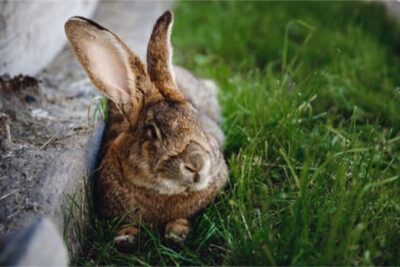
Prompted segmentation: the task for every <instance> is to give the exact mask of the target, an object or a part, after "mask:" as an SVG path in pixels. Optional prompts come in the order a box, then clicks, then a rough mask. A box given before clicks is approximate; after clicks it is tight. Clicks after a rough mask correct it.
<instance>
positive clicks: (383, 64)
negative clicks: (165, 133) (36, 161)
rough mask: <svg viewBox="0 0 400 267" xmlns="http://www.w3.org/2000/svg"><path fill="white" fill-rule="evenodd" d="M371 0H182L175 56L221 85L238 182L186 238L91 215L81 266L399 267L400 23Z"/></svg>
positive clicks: (234, 178)
mask: <svg viewBox="0 0 400 267" xmlns="http://www.w3.org/2000/svg"><path fill="white" fill-rule="evenodd" d="M396 27H397V26H396V24H395V23H394V22H393V21H391V20H390V19H388V18H386V16H385V12H384V9H383V7H381V6H379V5H377V4H371V3H361V2H329V3H328V2H324V3H321V2H306V3H298V2H251V3H244V2H212V3H204V2H201V3H200V2H183V3H178V4H177V6H176V9H175V28H174V34H173V42H174V45H175V61H176V63H178V64H180V65H183V66H185V67H187V68H189V69H191V70H193V71H194V72H195V73H197V74H198V75H201V76H204V77H208V78H212V79H215V80H216V81H217V82H218V84H219V85H220V87H221V91H220V102H221V104H222V107H223V115H224V122H223V128H224V131H225V134H226V144H225V156H226V159H227V161H228V163H229V169H230V181H229V185H228V186H227V188H226V190H225V192H224V193H223V194H222V195H221V196H219V198H218V199H217V201H216V202H215V203H214V204H212V205H211V207H209V208H208V209H207V210H206V211H205V212H204V213H203V214H202V215H200V216H199V217H198V218H197V219H196V220H195V227H194V231H193V233H192V234H191V235H190V237H189V240H188V241H187V242H186V244H185V246H183V247H173V246H170V245H168V244H166V243H165V241H164V240H163V239H162V238H161V234H160V233H159V232H157V231H154V230H148V231H147V232H146V234H144V235H143V236H142V240H141V242H140V245H139V248H138V250H137V252H136V253H135V254H134V255H133V256H124V255H122V254H119V253H118V252H117V251H116V249H115V248H114V246H113V244H112V236H113V231H114V229H115V228H116V227H117V225H118V221H114V222H102V221H100V220H98V219H97V218H96V217H94V216H92V225H91V226H90V227H89V228H88V232H87V234H86V239H87V240H86V245H85V254H84V255H83V256H82V257H81V258H79V259H77V260H76V261H75V262H74V263H75V264H81V265H93V264H97V265H99V264H100V265H104V264H114V265H129V264H131V265H220V264H223V265H400V247H399V244H400V179H399V175H400V134H399V131H400V75H399V74H400V73H399V70H400V54H399V53H400V32H399V30H396Z"/></svg>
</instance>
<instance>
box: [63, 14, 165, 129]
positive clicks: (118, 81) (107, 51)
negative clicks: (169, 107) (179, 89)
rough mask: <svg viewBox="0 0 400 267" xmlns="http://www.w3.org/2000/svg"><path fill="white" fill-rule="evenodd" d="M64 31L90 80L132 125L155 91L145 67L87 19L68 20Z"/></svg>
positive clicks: (125, 47)
mask: <svg viewBox="0 0 400 267" xmlns="http://www.w3.org/2000/svg"><path fill="white" fill-rule="evenodd" d="M65 32H66V34H67V37H68V40H69V41H70V43H71V45H72V48H73V50H74V52H75V55H76V56H77V58H78V60H79V62H80V63H81V64H82V66H83V68H84V69H85V71H86V73H87V74H88V76H89V78H90V80H91V81H92V82H93V84H94V85H95V86H96V87H97V89H98V90H99V91H100V92H102V93H103V94H104V95H105V96H107V97H108V98H109V99H110V100H111V101H113V102H114V103H115V104H116V105H117V107H118V108H119V109H120V111H121V112H122V113H123V114H124V115H125V117H126V118H127V119H128V120H129V121H130V123H132V124H134V123H135V121H136V119H137V117H138V116H139V113H140V111H141V109H142V106H143V103H144V102H145V101H149V100H150V99H151V96H152V94H153V92H155V91H157V90H153V88H154V86H153V85H152V83H151V81H150V77H149V76H148V74H147V72H146V68H145V66H144V64H143V63H142V62H141V61H140V59H139V58H138V57H137V56H136V55H135V54H134V53H133V52H132V51H131V50H130V49H129V48H128V47H127V46H126V44H125V43H124V42H122V40H121V39H120V38H119V37H118V36H116V35H115V34H114V33H112V32H110V31H109V30H107V29H105V28H103V27H102V26H100V25H98V24H97V23H95V22H93V21H91V20H89V19H85V18H82V17H72V18H70V19H69V20H68V21H67V22H66V24H65ZM157 93H158V92H157ZM132 120H133V121H132Z"/></svg>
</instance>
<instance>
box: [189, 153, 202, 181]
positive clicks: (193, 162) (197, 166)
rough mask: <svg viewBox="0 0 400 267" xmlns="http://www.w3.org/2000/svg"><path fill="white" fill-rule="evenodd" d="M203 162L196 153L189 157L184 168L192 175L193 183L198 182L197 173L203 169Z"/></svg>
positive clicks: (198, 176)
mask: <svg viewBox="0 0 400 267" xmlns="http://www.w3.org/2000/svg"><path fill="white" fill-rule="evenodd" d="M203 166H204V160H203V158H202V157H201V155H200V154H198V153H193V154H191V155H190V156H189V158H188V161H187V162H186V164H185V167H186V169H187V170H188V171H190V172H192V173H193V174H194V182H198V180H199V178H200V174H199V172H200V171H201V170H202V169H203Z"/></svg>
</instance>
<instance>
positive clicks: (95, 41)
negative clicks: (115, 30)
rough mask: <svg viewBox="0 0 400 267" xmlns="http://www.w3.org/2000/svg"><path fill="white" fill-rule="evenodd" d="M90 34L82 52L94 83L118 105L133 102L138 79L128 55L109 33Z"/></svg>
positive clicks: (83, 41)
mask: <svg viewBox="0 0 400 267" xmlns="http://www.w3.org/2000/svg"><path fill="white" fill-rule="evenodd" d="M86 34H87V36H86V38H83V39H82V46H81V48H82V50H81V53H82V54H83V56H84V58H85V61H86V64H87V66H86V67H87V71H88V74H89V75H90V77H91V78H92V80H93V82H94V84H95V85H96V87H98V89H99V90H100V91H101V92H102V93H104V94H105V95H106V96H107V97H108V98H110V99H111V100H112V101H113V102H114V103H116V104H127V103H129V102H130V101H131V99H130V89H129V87H130V85H132V83H133V81H134V77H133V73H131V72H130V68H129V63H128V62H129V57H128V54H127V52H126V51H124V49H123V48H122V47H121V45H120V44H119V43H118V42H117V40H115V37H114V36H112V35H111V34H110V33H108V32H100V33H98V34H94V35H93V34H91V33H86ZM98 35H101V36H98Z"/></svg>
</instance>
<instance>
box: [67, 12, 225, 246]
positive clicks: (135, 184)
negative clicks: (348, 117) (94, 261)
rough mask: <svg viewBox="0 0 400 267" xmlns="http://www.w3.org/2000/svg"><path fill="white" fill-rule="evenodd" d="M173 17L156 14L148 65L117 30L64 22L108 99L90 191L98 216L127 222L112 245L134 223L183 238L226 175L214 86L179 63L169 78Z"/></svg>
mask: <svg viewBox="0 0 400 267" xmlns="http://www.w3.org/2000/svg"><path fill="white" fill-rule="evenodd" d="M172 23H173V16H172V13H171V12H170V11H167V12H165V13H164V14H163V15H162V16H161V17H160V18H159V19H158V20H157V22H156V24H155V26H154V28H153V32H152V35H151V38H150V41H149V44H148V50H147V70H146V67H145V65H144V64H143V63H142V62H141V60H140V59H139V58H138V57H137V56H136V55H135V54H134V53H133V52H131V50H130V49H129V48H128V47H127V46H126V45H125V44H124V43H123V42H122V40H121V39H120V38H119V37H118V36H116V35H115V34H114V33H112V32H110V31H108V30H107V29H105V28H103V27H102V26H100V25H98V24H96V23H95V22H93V21H91V20H88V19H85V18H81V17H73V18H71V19H69V20H68V21H67V23H66V24H65V31H66V34H67V37H68V39H69V41H70V43H71V45H72V47H73V50H74V52H75V54H76V56H77V58H78V59H79V61H80V63H81V64H82V66H83V68H84V69H85V71H86V72H87V74H88V76H89V78H90V79H91V81H92V82H93V84H94V85H95V86H96V87H97V89H98V90H99V91H100V92H102V93H103V94H104V95H105V96H106V97H107V98H108V99H109V100H111V102H110V101H109V123H108V125H107V128H106V131H105V137H104V144H103V148H102V160H101V163H100V167H99V175H98V177H97V180H96V181H95V184H96V192H95V193H96V195H97V200H98V203H97V204H98V206H99V210H100V213H101V214H102V215H104V216H105V217H106V218H113V217H117V216H118V217H123V218H124V222H125V223H126V224H127V225H126V226H124V227H122V228H121V229H120V230H119V231H118V233H117V234H116V237H115V242H116V243H117V245H119V246H123V245H129V244H133V243H135V241H136V239H137V235H138V234H139V227H138V224H139V223H145V224H147V225H149V226H153V227H157V226H164V225H165V236H166V238H169V239H172V240H175V241H182V240H184V239H185V238H186V237H187V235H188V233H189V231H190V228H191V226H190V222H189V220H188V219H190V218H191V217H193V215H195V214H196V213H197V212H198V211H200V210H201V209H203V208H205V207H206V206H207V205H209V204H210V202H212V201H213V199H214V198H215V196H216V194H217V193H218V191H220V190H221V189H222V188H223V187H224V185H225V184H226V182H227V178H228V171H227V166H226V163H225V161H224V158H223V154H222V152H221V145H222V141H223V135H222V132H221V130H220V129H219V127H218V126H217V124H216V121H217V120H218V118H219V109H218V105H217V104H216V102H215V101H216V100H215V91H214V92H212V90H211V91H210V89H212V86H208V85H209V84H210V82H209V81H208V82H204V81H201V80H198V79H197V78H195V77H194V76H192V75H191V74H190V73H189V72H187V71H185V70H183V69H181V68H176V69H175V70H176V73H177V74H178V76H179V77H178V78H179V79H177V81H176V80H175V75H174V69H173V68H172V63H171V58H172V48H171V46H170V35H171V27H172ZM188 82H191V84H187V83H188ZM185 83H186V84H187V85H185ZM177 84H178V85H179V87H180V88H178V86H177ZM180 89H181V90H182V91H181V90H180ZM196 89H197V90H204V92H203V94H201V93H200V94H196V92H195V91H196ZM183 92H184V93H183ZM207 95H211V96H212V97H211V98H207V97H204V96H207ZM198 96H199V97H198ZM202 96H203V99H204V101H202ZM207 99H208V100H207ZM210 99H211V100H210ZM213 99H214V100H213ZM207 101H209V103H204V102H207ZM207 105H208V106H207Z"/></svg>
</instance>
